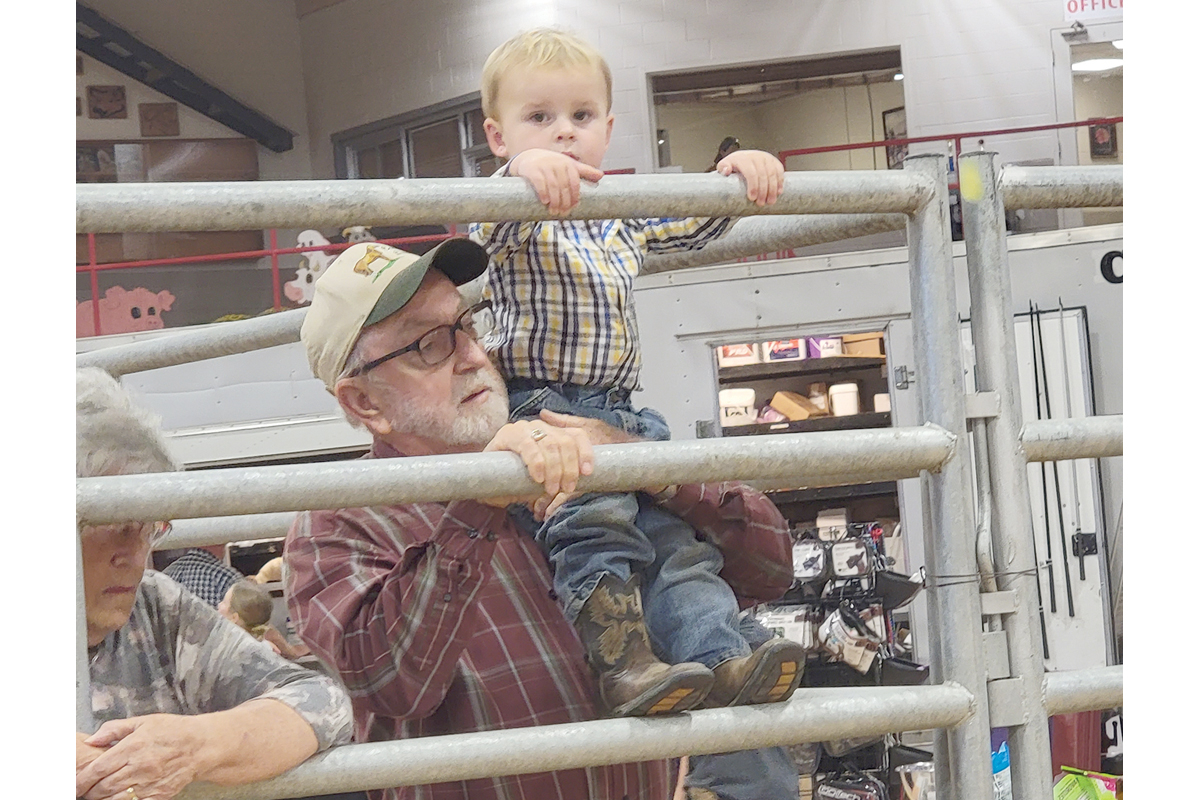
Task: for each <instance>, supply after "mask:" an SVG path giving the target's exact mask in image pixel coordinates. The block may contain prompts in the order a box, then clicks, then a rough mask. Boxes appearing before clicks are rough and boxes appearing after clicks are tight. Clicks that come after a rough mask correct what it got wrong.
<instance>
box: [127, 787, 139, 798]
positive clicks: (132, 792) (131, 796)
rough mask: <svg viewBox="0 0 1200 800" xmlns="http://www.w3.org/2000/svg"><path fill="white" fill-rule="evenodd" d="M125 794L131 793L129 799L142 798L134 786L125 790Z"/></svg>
mask: <svg viewBox="0 0 1200 800" xmlns="http://www.w3.org/2000/svg"><path fill="white" fill-rule="evenodd" d="M125 794H127V795H129V800H140V798H139V797H138V796H137V792H135V791H134V790H133V787H132V786H130V787H129V788H128V789H126V790H125Z"/></svg>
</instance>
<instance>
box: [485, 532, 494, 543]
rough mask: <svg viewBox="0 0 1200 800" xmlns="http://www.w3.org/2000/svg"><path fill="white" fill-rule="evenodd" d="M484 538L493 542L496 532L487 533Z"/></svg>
mask: <svg viewBox="0 0 1200 800" xmlns="http://www.w3.org/2000/svg"><path fill="white" fill-rule="evenodd" d="M486 538H487V540H488V541H489V542H494V541H496V534H494V533H489V534H488V535H487V537H486Z"/></svg>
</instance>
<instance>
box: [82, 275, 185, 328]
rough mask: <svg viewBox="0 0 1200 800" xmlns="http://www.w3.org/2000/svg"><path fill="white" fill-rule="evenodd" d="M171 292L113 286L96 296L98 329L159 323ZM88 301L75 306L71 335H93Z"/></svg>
mask: <svg viewBox="0 0 1200 800" xmlns="http://www.w3.org/2000/svg"><path fill="white" fill-rule="evenodd" d="M174 302H175V295H173V294H171V293H170V292H168V291H167V290H166V289H163V290H162V291H161V292H158V293H157V294H156V293H154V292H152V291H150V290H149V289H144V288H142V287H141V286H138V287H137V288H135V289H130V290H128V291H127V290H125V289H123V288H122V287H120V286H113V287H111V288H110V289H109V290H108V291H106V292H105V293H104V297H102V298H101V299H100V333H101V334H109V333H135V332H137V331H153V330H157V329H159V328H161V327H163V319H162V315H163V312H164V311H170V310H171V304H172V303H174ZM95 335H96V326H95V320H94V318H93V315H92V304H91V302H90V301H89V302H84V303H79V304H77V305H76V306H75V336H76V338H79V337H82V336H95Z"/></svg>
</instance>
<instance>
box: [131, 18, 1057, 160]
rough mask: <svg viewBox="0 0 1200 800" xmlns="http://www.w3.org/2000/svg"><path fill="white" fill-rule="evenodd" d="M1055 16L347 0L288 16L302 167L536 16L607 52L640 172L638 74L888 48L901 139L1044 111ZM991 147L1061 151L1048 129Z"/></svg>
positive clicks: (647, 112) (443, 93)
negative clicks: (303, 103) (896, 52)
mask: <svg viewBox="0 0 1200 800" xmlns="http://www.w3.org/2000/svg"><path fill="white" fill-rule="evenodd" d="M110 1H113V2H115V0H110ZM124 1H125V2H132V1H133V0H124ZM1067 24H1068V23H1067V22H1065V21H1064V19H1063V9H1062V3H1061V2H1060V1H1059V0H1013V2H1006V3H996V2H993V0H957V1H956V2H951V1H950V0H907V1H906V2H904V3H896V2H888V0H839V1H838V2H829V1H828V0H825V1H821V0H759V2H756V3H753V4H747V3H744V2H741V0H625V1H624V2H613V1H612V0H608V1H606V2H596V1H595V0H586V1H585V0H558V1H557V2H555V1H554V0H518V2H512V1H511V0H505V2H500V1H499V0H456V2H454V3H452V4H407V3H405V4H400V3H395V2H390V0H343V2H340V3H336V4H334V5H331V6H327V7H324V8H321V9H318V10H316V11H313V12H311V13H307V14H304V15H303V16H302V17H301V18H300V21H299V26H300V40H301V47H300V50H301V52H302V54H303V64H304V75H305V81H306V91H307V103H308V109H309V117H308V118H309V134H310V138H311V141H312V142H313V172H314V176H316V177H330V176H332V175H333V153H332V149H331V147H330V144H329V137H330V135H331V134H333V133H335V132H338V131H342V130H346V129H348V128H352V127H355V126H357V125H362V124H365V123H369V122H372V121H375V120H378V119H383V118H386V117H389V116H394V115H396V114H401V113H404V112H407V111H412V110H414V109H419V108H422V107H424V106H428V105H431V104H433V103H437V102H440V101H444V100H448V99H452V98H455V97H459V96H462V95H465V94H467V93H469V92H472V91H475V90H477V89H478V76H479V72H480V69H481V68H482V66H483V61H484V59H485V58H486V57H487V55H488V53H489V52H491V50H492V49H493V48H494V47H496V46H497V45H498V44H500V43H501V42H502V41H504V40H505V39H506V38H508V37H509V36H511V35H512V34H513V33H516V32H517V31H519V30H522V29H524V28H528V27H532V26H535V25H559V26H562V27H566V28H570V29H572V30H575V31H576V32H578V33H580V34H581V35H582V36H584V37H585V38H587V39H589V40H590V41H592V42H593V43H594V44H595V45H596V46H597V47H599V49H600V50H601V52H602V53H603V54H604V55H605V57H606V58H607V59H608V60H609V62H610V64H611V66H612V68H613V78H614V87H613V88H614V113H615V114H616V117H617V119H616V124H615V128H614V133H613V140H612V144H611V146H610V148H609V153H608V157H607V159H606V161H605V164H604V166H605V168H607V169H616V168H624V167H633V168H635V169H637V170H638V171H639V172H648V171H650V170H651V169H652V166H653V151H654V146H655V135H656V132H655V130H653V129H652V127H653V126H652V122H651V102H650V95H649V87H648V80H647V77H646V76H647V74H648V73H656V72H669V71H677V70H690V69H701V68H709V67H712V66H715V65H727V64H738V63H748V62H760V61H769V60H778V59H791V58H802V57H805V56H814V55H823V54H830V53H838V52H846V51H855V50H866V49H874V48H882V47H895V46H899V47H900V48H901V58H902V62H903V67H904V73H905V76H906V79H905V81H904V92H905V106H906V107H907V119H908V128H909V134H910V135H911V136H921V135H925V134H930V133H940V132H945V131H964V130H972V129H988V128H999V127H1008V126H1019V125H1039V124H1047V123H1052V122H1055V121H1056V112H1055V105H1054V89H1053V76H1052V69H1053V66H1052V58H1051V37H1052V36H1053V35H1054V34H1053V33H1052V30H1053V29H1055V28H1064V27H1066V26H1067ZM988 147H989V148H998V149H1000V150H1001V152H1002V156H1003V158H1004V159H1005V160H1009V161H1016V160H1027V159H1034V158H1047V157H1054V158H1056V157H1057V141H1056V139H1055V138H1054V137H1052V136H1031V135H1024V136H1020V137H1010V138H1009V139H1008V140H1004V141H1001V140H999V139H997V140H989V141H988ZM941 149H942V148H941V147H940V146H930V150H928V151H927V152H930V151H937V152H940V151H941ZM913 151H914V152H918V151H919V148H915V147H914V148H913Z"/></svg>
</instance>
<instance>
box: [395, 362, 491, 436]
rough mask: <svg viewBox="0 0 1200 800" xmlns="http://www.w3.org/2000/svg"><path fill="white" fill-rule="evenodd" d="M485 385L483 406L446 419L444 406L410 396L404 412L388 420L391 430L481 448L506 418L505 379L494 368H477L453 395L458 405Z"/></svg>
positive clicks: (457, 387) (456, 388)
mask: <svg viewBox="0 0 1200 800" xmlns="http://www.w3.org/2000/svg"><path fill="white" fill-rule="evenodd" d="M485 386H486V387H487V388H489V389H491V392H490V393H489V394H488V396H487V398H486V399H485V401H484V404H483V405H482V406H480V407H478V408H476V409H474V410H472V411H470V412H460V413H458V414H455V415H454V416H453V417H452V418H450V419H447V411H446V409H445V407H443V406H437V407H433V406H430V405H427V404H425V403H422V402H418V401H413V400H411V399H410V400H409V401H408V402H406V403H405V404H404V412H403V416H402V417H401V418H400V419H391V420H389V422H390V423H391V426H392V430H393V431H394V432H395V433H398V434H401V435H411V436H419V437H421V438H422V439H428V440H434V441H438V442H441V443H443V444H445V445H448V446H449V447H451V448H454V449H459V448H475V449H479V450H482V449H483V448H484V447H485V446H486V445H487V444H488V442H490V441H491V440H492V437H494V436H495V435H496V432H497V431H499V430H500V428H501V427H503V426H504V424H505V423H506V422H508V393H507V391H506V390H505V388H504V382H503V381H502V380H501V379H500V376H499V375H498V374H496V373H495V372H493V371H491V370H480V371H478V372H477V373H476V374H475V375H473V376H472V377H471V378H470V383H469V384H466V385H464V386H461V387H459V386H456V387H455V397H454V402H455V406H456V407H457V405H458V403H459V402H461V401H462V400H463V399H464V398H466V397H468V396H469V395H471V394H473V393H475V392H477V391H479V390H480V389H481V388H483V387H485Z"/></svg>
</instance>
